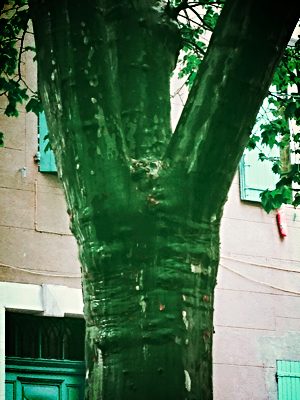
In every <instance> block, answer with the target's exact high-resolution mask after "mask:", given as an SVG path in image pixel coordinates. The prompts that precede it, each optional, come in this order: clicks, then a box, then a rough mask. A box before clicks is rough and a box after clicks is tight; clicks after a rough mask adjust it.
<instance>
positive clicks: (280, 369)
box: [277, 360, 300, 400]
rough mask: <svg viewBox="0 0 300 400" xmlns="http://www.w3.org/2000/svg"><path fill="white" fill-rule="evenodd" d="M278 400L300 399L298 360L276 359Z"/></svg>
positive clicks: (299, 367)
mask: <svg viewBox="0 0 300 400" xmlns="http://www.w3.org/2000/svg"><path fill="white" fill-rule="evenodd" d="M277 379H278V400H300V362H299V361H280V360H278V361H277Z"/></svg>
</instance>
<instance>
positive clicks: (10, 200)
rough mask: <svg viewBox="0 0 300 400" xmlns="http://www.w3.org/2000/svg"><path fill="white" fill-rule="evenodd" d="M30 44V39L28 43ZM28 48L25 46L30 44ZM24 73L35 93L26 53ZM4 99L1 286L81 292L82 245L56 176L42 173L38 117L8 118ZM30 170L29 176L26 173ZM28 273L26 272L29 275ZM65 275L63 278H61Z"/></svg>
mask: <svg viewBox="0 0 300 400" xmlns="http://www.w3.org/2000/svg"><path fill="white" fill-rule="evenodd" d="M28 40H29V39H28ZM28 44H29V43H26V45H28ZM24 61H26V63H25V64H24V65H23V67H22V68H23V74H24V75H25V79H26V82H27V84H28V85H29V86H30V87H31V88H32V89H33V90H36V81H37V78H36V63H34V62H33V61H32V55H31V54H30V53H26V60H24ZM5 106H6V101H5V98H4V96H2V97H0V130H1V131H2V132H3V133H4V141H5V142H4V143H5V144H4V147H3V148H1V149H0V202H1V212H0V281H7V282H19V283H33V284H42V283H49V284H55V285H66V286H69V287H76V288H79V287H80V278H78V277H77V278H74V276H79V274H80V266H79V262H78V258H77V245H76V242H75V239H74V238H73V236H72V235H71V232H70V231H69V225H68V224H69V221H68V215H67V213H66V205H65V200H64V196H63V192H62V189H61V185H60V183H59V181H58V178H57V175H56V174H51V173H41V172H39V171H38V164H37V163H36V162H35V161H34V156H35V154H36V153H37V150H38V136H37V135H38V128H37V117H36V116H35V114H33V113H29V114H27V113H25V107H24V105H22V106H21V107H20V108H19V110H20V115H19V117H18V118H14V117H10V118H8V117H6V116H5V115H4V114H3V111H4V109H5ZM24 167H25V168H26V176H25V175H24V169H23V168H24ZM24 269H25V270H27V271H24ZM58 275H61V276H58Z"/></svg>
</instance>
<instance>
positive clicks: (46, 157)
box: [39, 112, 57, 172]
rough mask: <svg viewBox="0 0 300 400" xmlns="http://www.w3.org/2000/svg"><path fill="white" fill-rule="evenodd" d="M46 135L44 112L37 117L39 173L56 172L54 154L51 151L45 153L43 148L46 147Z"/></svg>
mask: <svg viewBox="0 0 300 400" xmlns="http://www.w3.org/2000/svg"><path fill="white" fill-rule="evenodd" d="M46 135H48V128H47V122H46V117H45V112H42V113H40V115H39V151H40V157H41V159H40V166H39V171H40V172H56V171H57V169H56V164H55V158H54V153H53V151H52V150H49V149H48V150H47V151H46V152H45V148H46V146H47V143H48V140H47V139H46V140H45V136H46Z"/></svg>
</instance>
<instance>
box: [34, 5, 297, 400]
mask: <svg viewBox="0 0 300 400" xmlns="http://www.w3.org/2000/svg"><path fill="white" fill-rule="evenodd" d="M262 3H263V4H262ZM293 4H294V5H295V4H296V2H295V1H290V5H289V6H290V7H291V8H292V5H293ZM155 6H156V2H155V1H154V0H153V1H152V0H148V1H145V0H144V1H142V0H141V1H134V2H133V1H130V0H118V1H113V2H112V1H104V0H103V1H101V0H98V1H97V0H85V1H75V2H70V1H68V0H63V1H61V0H60V1H58V0H55V1H53V0H44V1H42V0H31V1H30V7H31V10H32V16H33V23H34V31H35V35H36V45H37V54H38V62H39V79H40V82H39V84H40V89H41V93H42V97H43V102H44V106H45V110H46V117H47V122H48V126H49V130H50V137H51V143H52V147H53V149H54V151H55V153H56V162H57V166H58V171H59V174H60V177H61V179H62V182H63V186H64V189H65V193H66V198H67V204H68V208H69V213H70V218H71V222H72V231H73V233H74V235H75V237H76V239H77V241H78V245H79V254H80V260H81V264H82V282H83V293H84V304H85V318H86V323H87V334H86V358H87V381H86V398H87V399H90V400H92V399H93V400H96V399H97V400H98V399H105V400H116V399H120V400H121V399H122V400H126V399H130V400H134V399H137V400H141V399H142V400H147V399H149V400H150V399H151V400H152V399H156V400H162V399H168V400H169V399H172V400H175V399H178V400H179V399H180V400H183V399H190V400H192V399H193V400H194V399H205V400H209V399H212V337H213V325H212V319H213V292H214V287H215V283H216V276H217V266H218V261H219V225H220V220H221V215H222V207H223V205H224V203H225V200H226V195H227V192H228V190H229V187H230V183H231V181H232V178H233V175H234V173H235V170H236V167H237V164H238V161H239V158H240V156H241V153H242V151H243V148H244V146H245V143H246V140H247V138H248V137H249V134H250V131H251V128H252V125H253V123H254V120H255V115H256V113H257V111H258V109H259V106H260V104H261V102H262V100H263V97H264V95H265V93H266V91H267V89H268V86H269V84H270V82H271V79H272V75H273V73H274V71H275V68H276V65H277V64H278V62H279V59H280V57H281V54H282V52H283V49H284V47H285V45H286V43H287V41H288V39H289V37H290V35H291V32H292V30H293V26H294V25H295V23H296V22H297V18H298V16H299V5H298V10H296V9H295V8H294V9H292V11H285V10H284V9H283V8H284V7H287V8H288V5H287V4H286V5H284V6H282V8H281V9H280V10H279V11H276V12H275V11H274V10H273V11H272V9H274V7H273V4H272V2H271V1H264V2H261V1H260V0H247V1H243V2H241V1H238V0H227V2H226V6H225V7H224V10H223V12H222V15H221V17H220V20H219V22H218V25H217V28H216V32H215V33H214V36H213V39H212V45H211V46H210V48H209V50H208V54H207V57H206V58H205V61H204V62H203V64H202V66H201V68H200V71H199V77H198V78H197V81H196V83H195V86H194V88H193V90H192V93H191V96H190V98H189V100H188V104H187V107H186V109H185V111H184V114H183V117H182V118H181V121H180V122H179V125H178V128H177V130H176V132H175V133H174V135H173V136H172V138H171V128H170V99H169V76H170V72H171V71H172V69H173V68H174V66H175V63H176V57H177V53H178V50H179V47H180V40H179V32H178V28H177V26H176V24H175V23H174V22H173V21H172V20H171V19H170V18H169V17H168V16H167V15H166V14H165V13H164V12H162V10H159V9H158V8H156V7H155ZM295 7H296V6H295ZM271 12H272V15H270V13H271ZM297 13H298V14H297ZM253 30H255V32H256V31H257V32H256V34H253ZM266 36H267V37H268V39H267V40H266V39H265V38H266ZM263 40H265V43H263ZM257 54H259V57H258V59H256V57H257ZM251 82H253V83H251Z"/></svg>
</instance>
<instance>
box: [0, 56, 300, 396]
mask: <svg viewBox="0 0 300 400" xmlns="http://www.w3.org/2000/svg"><path fill="white" fill-rule="evenodd" d="M27 57H28V59H27V60H26V64H25V65H24V71H23V72H24V75H25V76H26V81H27V83H28V84H29V85H30V86H31V87H32V88H35V87H36V66H35V64H34V63H33V61H32V59H31V58H29V56H27ZM176 101H177V100H176V98H174V100H173V103H174V107H173V110H174V112H175V113H176ZM178 107H179V109H180V108H181V104H180V102H179V103H178ZM0 108H1V110H2V111H3V110H4V108H5V100H4V99H3V98H2V99H1V100H0ZM177 111H178V110H177ZM174 118H176V117H174ZM0 124H1V130H2V131H3V132H4V133H5V145H4V147H3V148H2V149H0V152H1V157H0V182H1V183H0V201H1V213H0V399H1V400H4V399H6V400H13V399H14V400H18V399H19V397H18V396H20V395H24V396H25V397H26V398H28V399H30V398H31V397H30V396H34V395H35V396H40V397H39V398H44V397H43V396H46V395H47V396H48V397H45V398H47V399H53V400H54V399H57V398H58V397H57V396H58V393H59V391H60V390H63V395H64V396H65V398H68V399H75V398H80V396H82V395H83V382H84V378H83V376H84V363H83V361H82V358H83V356H82V354H83V346H84V344H83V339H82V337H83V336H82V335H81V336H80V335H79V336H78V335H77V336H76V333H74V332H75V331H78V329H79V330H80V329H82V324H81V322H82V318H83V304H82V295H81V281H80V264H79V261H78V257H77V245H76V242H75V239H74V237H73V236H72V234H71V232H70V230H69V218H68V214H67V212H66V204H65V200H64V196H63V192H62V188H61V185H60V183H59V180H58V177H57V174H56V173H55V172H53V165H52V166H51V165H50V166H48V167H47V162H48V161H49V160H48V161H47V160H46V161H45V159H44V158H43V157H44V154H43V152H42V151H41V149H42V147H41V148H39V139H38V135H39V134H40V135H41V136H42V135H43V134H44V133H43V120H42V117H40V120H39V121H38V119H37V118H36V116H35V115H34V114H33V113H29V114H26V112H25V107H21V110H20V116H19V118H18V119H13V118H7V117H6V116H4V115H3V112H1V114H0ZM39 125H40V126H39ZM40 145H41V146H42V145H43V141H41V140H40ZM40 157H41V158H42V160H40ZM44 162H46V164H45V165H46V167H45V168H44V167H42V165H44V164H43V163H44ZM50 164H51V162H50ZM47 168H48V170H47ZM257 176H258V177H261V174H260V173H259V172H257ZM244 178H245V177H244V175H243V169H241V170H240V174H238V173H237V174H236V177H235V179H234V181H233V184H232V187H231V190H230V192H229V196H228V201H227V203H226V205H225V208H224V216H223V220H222V226H221V261H220V267H219V273H218V283H217V286H216V290H215V316H214V325H215V333H214V352H213V357H214V398H215V399H216V400H248V399H249V400H250V399H251V400H266V399H270V400H275V399H278V398H279V399H285V398H289V399H293V400H294V399H296V398H299V397H284V396H285V395H286V393H287V391H288V390H290V391H291V392H293V393H294V396H296V395H297V393H298V396H299V391H298V386H297V385H299V387H300V369H299V365H300V347H299V346H298V343H299V339H300V266H299V260H300V246H299V239H300V211H299V210H298V209H297V210H294V209H293V208H291V207H285V208H284V211H285V213H286V216H287V225H288V236H287V237H284V238H283V237H282V236H281V235H280V232H279V229H278V224H277V219H276V212H271V213H270V214H269V215H268V214H266V212H265V211H263V210H262V208H261V205H260V203H259V202H258V201H257V199H255V201H253V199H251V198H249V200H242V198H243V194H242V198H241V190H240V187H241V181H242V179H244ZM258 186H259V185H258ZM260 189H261V188H260V187H259V188H258V190H260ZM46 317H47V318H46ZM44 321H46V322H44ZM80 321H81V322H80ZM80 324H81V325H80ZM33 326H36V327H38V328H37V330H33V328H32V327H33ZM78 327H79V328H78ZM33 337H34V338H35V345H34V346H33V347H30V346H31V345H29V343H30V338H33ZM57 338H59V340H60V343H61V347H60V350H59V351H58V350H57V349H56V350H55V349H54V348H53V343H54V341H55V340H57ZM76 340H78V342H76ZM72 341H75V342H76V343H78V346H77V348H81V347H80V346H82V351H79V352H78V351H77V350H76V349H72V348H71V344H70V343H71V342H72ZM55 351H58V352H55ZM5 355H6V358H5ZM28 357H29V358H32V359H33V360H32V361H31V363H29V362H28ZM41 360H48V361H47V362H46V361H44V363H43V362H42V361H41ZM36 371H39V372H40V371H43V373H42V374H40V375H41V376H40V380H39V381H37V376H36ZM5 376H6V378H5ZM5 382H6V383H5ZM5 390H6V394H5ZM297 391H298V392H297ZM280 396H281V397H280Z"/></svg>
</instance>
